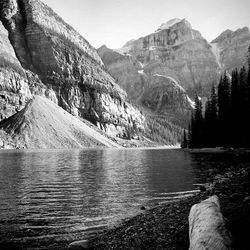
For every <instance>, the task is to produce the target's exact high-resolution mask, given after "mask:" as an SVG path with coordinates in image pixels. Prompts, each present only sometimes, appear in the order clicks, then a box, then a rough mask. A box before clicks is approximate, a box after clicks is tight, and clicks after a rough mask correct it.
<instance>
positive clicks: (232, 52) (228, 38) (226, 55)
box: [211, 27, 250, 72]
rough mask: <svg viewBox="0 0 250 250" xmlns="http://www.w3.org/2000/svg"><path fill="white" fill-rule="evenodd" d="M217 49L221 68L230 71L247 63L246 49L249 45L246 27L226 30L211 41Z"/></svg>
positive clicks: (249, 39)
mask: <svg viewBox="0 0 250 250" xmlns="http://www.w3.org/2000/svg"><path fill="white" fill-rule="evenodd" d="M211 45H212V46H213V47H214V48H215V49H216V50H217V53H218V56H219V61H220V64H221V68H222V69H223V70H226V71H228V72H231V71H232V70H233V69H235V68H240V67H242V66H243V65H247V50H248V47H249V46H250V32H249V29H248V28H247V27H244V28H242V29H238V30H236V31H231V30H226V31H224V32H223V33H222V34H221V35H219V36H218V37H217V38H216V39H214V40H213V41H212V42H211Z"/></svg>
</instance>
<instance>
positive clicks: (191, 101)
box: [187, 95, 195, 109]
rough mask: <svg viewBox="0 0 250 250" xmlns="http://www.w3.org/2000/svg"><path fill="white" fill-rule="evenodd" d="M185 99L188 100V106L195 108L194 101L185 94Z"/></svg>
mask: <svg viewBox="0 0 250 250" xmlns="http://www.w3.org/2000/svg"><path fill="white" fill-rule="evenodd" d="M187 101H188V102H189V104H190V106H191V107H192V108H193V109H194V108H195V102H194V101H193V100H191V98H190V97H189V96H188V95H187Z"/></svg>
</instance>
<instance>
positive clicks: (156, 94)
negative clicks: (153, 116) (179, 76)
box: [141, 74, 194, 124]
mask: <svg viewBox="0 0 250 250" xmlns="http://www.w3.org/2000/svg"><path fill="white" fill-rule="evenodd" d="M150 81H151V86H150V87H148V88H147V89H146V90H145V91H144V93H143V95H142V97H141V103H142V104H143V105H145V106H146V107H148V108H149V109H151V110H152V111H154V112H156V113H158V114H164V115H166V116H167V117H174V118H175V119H174V120H179V121H182V123H181V124H185V119H187V120H188V118H189V117H190V115H191V110H192V108H194V102H193V101H192V100H191V99H190V98H189V97H188V95H187V94H186V91H185V90H184V89H183V88H182V87H181V86H180V85H179V83H178V82H177V81H175V80H174V79H173V78H171V77H166V76H162V75H159V74H155V75H153V77H152V78H151V80H150Z"/></svg>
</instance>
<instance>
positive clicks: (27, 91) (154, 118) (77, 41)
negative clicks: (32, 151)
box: [0, 0, 250, 148]
mask: <svg viewBox="0 0 250 250" xmlns="http://www.w3.org/2000/svg"><path fill="white" fill-rule="evenodd" d="M104 43H105V41H104ZM249 44H250V35H249V30H248V29H247V28H243V29H240V30H237V31H235V32H232V31H226V32H224V33H222V34H221V35H220V36H219V37H218V38H216V39H215V40H214V41H213V42H212V43H208V42H207V41H206V40H205V39H204V38H203V37H202V36H201V34H200V33H199V32H198V31H195V30H193V29H192V27H191V25H190V24H189V23H188V22H187V21H186V20H184V19H183V20H180V19H174V20H171V21H170V22H168V23H166V24H162V25H161V27H160V28H159V29H157V30H156V31H155V32H153V33H152V34H149V35H148V36H145V37H142V38H139V39H137V40H131V41H129V42H128V43H126V44H125V46H124V47H123V48H121V49H119V50H117V51H114V50H111V49H108V48H107V47H106V46H102V47H101V48H100V49H98V52H97V51H96V50H95V49H94V48H93V47H92V46H91V45H90V44H89V43H88V42H87V41H86V40H85V39H84V38H83V37H82V36H81V35H80V34H79V33H78V32H76V31H75V30H74V29H73V28H72V27H71V26H69V25H68V24H67V23H65V22H64V21H63V20H62V18H61V17H59V16H58V15H57V14H56V13H55V12H54V11H53V10H52V9H51V8H49V7H48V6H47V5H45V4H44V3H43V2H42V1H40V0H1V1H0V148H3V147H9V146H10V147H14V148H15V147H24V148H31V147H32V148H39V147H41V148H69V147H91V146H92V147H96V146H98V145H99V146H116V145H117V144H116V143H117V142H119V144H120V145H125V144H126V145H127V144H129V143H127V142H128V139H131V138H136V139H134V140H137V141H138V143H136V145H137V146H139V145H140V140H141V139H142V140H144V142H147V143H148V144H151V143H152V141H157V142H160V143H164V144H176V143H178V142H179V141H180V134H181V131H182V127H183V126H186V125H187V120H188V117H189V115H190V113H191V111H192V109H193V105H194V103H193V101H192V98H193V95H194V93H195V92H196V91H197V92H198V93H199V95H200V96H203V95H204V96H205V94H206V93H207V90H208V89H209V86H210V84H211V82H213V81H217V79H218V77H219V75H220V73H221V72H222V71H224V70H227V71H228V72H230V70H231V69H232V68H234V67H239V66H242V65H243V64H244V63H245V62H246V60H245V59H246V58H245V55H246V50H247V47H248V45H249ZM47 99H49V100H47ZM58 106H59V107H60V108H59V107H58ZM61 108H62V109H64V111H63V110H62V109H61ZM50 112H51V114H50ZM57 112H58V114H57ZM64 112H68V113H69V114H68V113H64ZM53 117H54V119H55V120H53ZM75 119H78V120H79V121H80V122H81V123H83V124H82V125H79V126H78V125H76V124H78V123H77V122H76V120H75ZM55 121H57V123H58V124H59V123H63V124H65V126H61V125H60V126H59V125H58V126H57V125H55V123H54V122H55ZM91 123H92V125H91ZM92 126H96V127H95V128H96V129H94V130H91V129H93V127H92ZM97 127H98V128H97ZM50 129H51V131H49V130H50ZM45 130H46V131H47V130H48V133H46V132H45ZM91 131H92V132H91ZM96 133H99V134H100V136H94V137H93V136H92V135H93V134H95V135H96ZM103 136H104V137H105V138H106V139H105V138H104V137H103ZM107 138H108V139H107ZM124 138H125V139H127V140H125V142H123V141H122V140H123V139H124ZM148 138H149V139H150V140H149V139H148ZM110 139H111V140H112V142H111V141H109V140H110ZM79 140H80V141H79ZM3 142H4V143H3ZM5 142H7V143H5ZM7 144H8V145H7ZM6 145H7V146H6ZM154 145H155V144H154Z"/></svg>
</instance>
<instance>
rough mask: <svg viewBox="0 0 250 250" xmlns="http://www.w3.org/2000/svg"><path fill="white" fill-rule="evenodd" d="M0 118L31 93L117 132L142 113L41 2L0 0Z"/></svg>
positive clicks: (17, 107)
mask: <svg viewBox="0 0 250 250" xmlns="http://www.w3.org/2000/svg"><path fill="white" fill-rule="evenodd" d="M0 20H1V24H0V41H1V44H3V46H2V45H1V46H0V51H1V54H0V55H1V58H4V62H5V63H4V64H3V65H1V68H0V78H1V80H0V91H1V93H0V98H1V100H3V101H1V107H0V108H1V119H4V118H7V117H9V116H10V115H12V114H13V113H15V112H16V111H17V110H20V109H21V108H23V107H24V105H25V104H26V103H27V101H28V100H30V99H31V97H32V96H33V95H35V94H38V95H44V96H46V97H48V98H50V99H52V100H53V101H54V102H55V103H57V104H58V105H59V106H61V107H62V108H64V109H65V110H67V111H68V112H70V113H71V114H73V115H74V116H79V117H82V118H86V119H88V120H89V121H91V122H92V123H94V124H96V125H98V126H99V127H100V128H102V129H103V130H105V131H107V132H109V133H111V134H113V135H116V134H119V133H123V131H124V129H125V128H128V127H135V126H136V127H137V128H141V129H143V126H144V125H143V124H144V117H143V116H142V114H141V113H140V112H139V111H138V110H137V109H135V108H134V107H133V106H132V105H130V104H129V103H127V102H126V93H125V92H124V91H123V90H122V89H121V88H120V87H119V86H118V85H117V84H116V83H115V81H114V79H113V78H112V77H111V76H110V75H109V74H108V73H107V72H106V71H105V69H104V66H103V62H102V60H101V59H100V57H99V55H98V54H97V52H96V50H95V49H94V48H93V47H92V46H91V45H90V44H89V43H88V42H87V41H86V40H85V39H84V38H83V37H82V36H81V35H79V34H78V33H77V32H76V31H75V30H74V29H73V28H72V27H70V26H69V25H68V24H66V23H65V22H64V21H63V20H62V19H61V18H60V17H59V16H58V15H57V14H56V13H54V12H53V10H51V9H50V8H49V7H48V6H46V5H45V4H44V3H42V2H41V1H40V0H2V1H1V2H0Z"/></svg>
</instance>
